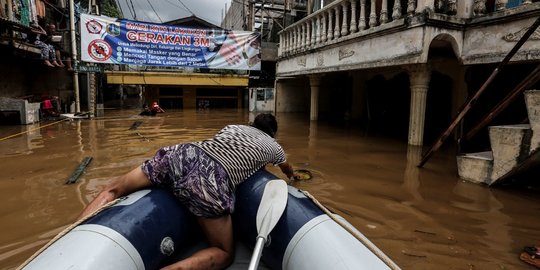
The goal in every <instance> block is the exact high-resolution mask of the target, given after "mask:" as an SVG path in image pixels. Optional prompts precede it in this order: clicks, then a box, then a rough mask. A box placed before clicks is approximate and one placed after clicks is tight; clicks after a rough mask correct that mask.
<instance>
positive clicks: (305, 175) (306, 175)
mask: <svg viewBox="0 0 540 270" xmlns="http://www.w3.org/2000/svg"><path fill="white" fill-rule="evenodd" d="M294 174H295V175H296V180H310V179H311V178H313V175H312V174H311V172H310V171H308V170H295V171H294Z"/></svg>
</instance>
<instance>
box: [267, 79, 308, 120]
mask: <svg viewBox="0 0 540 270" xmlns="http://www.w3.org/2000/svg"><path fill="white" fill-rule="evenodd" d="M310 93H311V92H310V89H309V80H308V78H307V77H300V78H297V79H279V80H278V81H276V91H275V102H276V112H306V111H309V104H310V103H309V101H310Z"/></svg>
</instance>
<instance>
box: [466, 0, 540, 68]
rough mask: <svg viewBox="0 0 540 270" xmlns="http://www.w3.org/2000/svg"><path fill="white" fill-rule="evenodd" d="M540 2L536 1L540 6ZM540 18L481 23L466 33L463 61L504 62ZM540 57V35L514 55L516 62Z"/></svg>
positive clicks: (467, 62) (531, 39)
mask: <svg viewBox="0 0 540 270" xmlns="http://www.w3.org/2000/svg"><path fill="white" fill-rule="evenodd" d="M539 4H540V3H533V4H531V5H537V6H538V8H540V5H539ZM535 20H536V18H523V19H521V20H518V21H513V22H499V23H498V24H491V25H483V24H480V25H477V26H475V27H470V28H468V30H467V31H465V33H464V41H463V53H462V56H461V58H462V59H463V64H465V65H470V64H486V63H497V62H500V61H501V60H502V59H503V58H504V57H505V56H506V55H507V54H508V52H510V50H512V48H513V47H514V46H515V45H516V43H517V41H518V40H519V38H520V37H521V36H523V34H524V33H525V31H527V29H528V28H529V27H530V26H531V25H532V23H533V22H534V21H535ZM537 31H538V30H537ZM528 60H540V36H539V35H538V34H533V36H532V37H531V38H530V39H529V40H528V41H527V42H525V44H523V46H522V47H521V49H520V50H519V51H518V52H517V53H516V55H514V57H512V59H511V61H512V62H517V61H528Z"/></svg>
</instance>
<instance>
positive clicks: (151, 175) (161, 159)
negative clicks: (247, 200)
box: [141, 144, 235, 218]
mask: <svg viewBox="0 0 540 270" xmlns="http://www.w3.org/2000/svg"><path fill="white" fill-rule="evenodd" d="M141 168H142V171H143V172H144V173H145V174H146V176H147V177H148V179H150V181H151V182H152V183H153V184H154V185H156V186H159V187H163V188H166V189H169V190H171V191H172V192H173V193H174V195H176V197H177V198H178V199H179V200H180V201H181V202H182V203H183V204H184V205H185V206H186V207H187V208H188V209H189V211H190V212H191V213H193V214H194V215H196V216H198V217H206V218H212V217H219V216H222V215H225V214H230V213H232V212H233V210H234V201H235V193H234V189H232V188H231V183H230V181H229V177H228V175H227V173H226V172H225V169H224V168H223V166H221V164H219V163H218V162H217V161H215V160H214V159H212V158H211V157H210V156H208V155H207V154H206V153H205V152H204V151H203V150H201V149H200V148H198V147H197V146H195V145H192V144H178V145H174V146H167V147H164V148H161V149H159V150H158V151H157V153H156V155H155V156H154V157H153V158H152V159H150V160H147V161H145V162H144V163H143V164H142V166H141Z"/></svg>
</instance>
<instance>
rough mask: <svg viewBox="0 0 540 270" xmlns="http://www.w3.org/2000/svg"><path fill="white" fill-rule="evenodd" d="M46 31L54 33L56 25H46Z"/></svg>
mask: <svg viewBox="0 0 540 270" xmlns="http://www.w3.org/2000/svg"><path fill="white" fill-rule="evenodd" d="M47 30H49V32H54V31H56V25H55V24H54V23H49V24H48V25H47Z"/></svg>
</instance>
